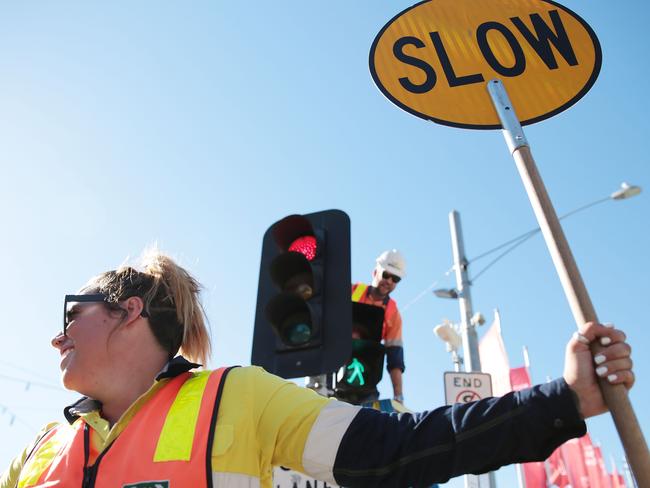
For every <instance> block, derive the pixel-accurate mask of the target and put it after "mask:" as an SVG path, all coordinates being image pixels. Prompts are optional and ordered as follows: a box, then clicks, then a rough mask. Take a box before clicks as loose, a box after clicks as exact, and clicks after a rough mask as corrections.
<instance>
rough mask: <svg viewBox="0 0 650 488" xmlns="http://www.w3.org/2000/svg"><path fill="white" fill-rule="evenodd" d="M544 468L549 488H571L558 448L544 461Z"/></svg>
mask: <svg viewBox="0 0 650 488" xmlns="http://www.w3.org/2000/svg"><path fill="white" fill-rule="evenodd" d="M546 466H547V470H546V474H547V477H548V483H549V484H550V485H551V486H557V487H558V488H566V487H571V483H570V482H569V475H568V473H567V469H566V466H565V464H564V459H563V458H562V452H561V451H560V449H559V448H558V449H556V450H555V451H553V454H551V455H550V456H549V458H548V459H547V460H546Z"/></svg>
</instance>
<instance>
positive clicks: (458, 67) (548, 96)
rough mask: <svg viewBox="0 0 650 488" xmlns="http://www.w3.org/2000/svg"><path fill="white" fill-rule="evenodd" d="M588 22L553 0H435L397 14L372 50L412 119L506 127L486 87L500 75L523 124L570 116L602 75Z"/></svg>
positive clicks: (388, 90)
mask: <svg viewBox="0 0 650 488" xmlns="http://www.w3.org/2000/svg"><path fill="white" fill-rule="evenodd" d="M601 59H602V54H601V50H600V43H599V42H598V38H597V37H596V34H595V33H594V31H593V30H592V29H591V27H589V25H588V24H587V23H586V22H585V21H584V20H583V19H581V18H580V17H579V16H578V15H577V14H575V13H574V12H572V11H571V10H569V9H567V8H566V7H563V6H562V5H559V4H557V3H555V2H552V1H550V0H490V1H478V0H427V1H424V2H421V3H418V4H416V5H414V6H412V7H410V8H408V9H406V10H404V11H403V12H402V13H400V14H398V15H397V16H396V17H394V18H393V19H392V20H391V21H390V22H388V23H387V24H386V25H385V26H384V28H383V29H382V30H381V31H380V32H379V34H377V37H376V38H375V41H374V42H373V44H372V48H371V50H370V72H371V73H372V77H373V79H374V80H375V83H376V84H377V86H378V87H379V89H380V90H381V91H382V92H383V93H384V95H385V96H386V97H388V99H389V100H390V101H392V102H393V103H395V104H396V105H397V106H398V107H400V108H402V109H404V110H406V111H407V112H410V113H411V114H413V115H417V116H418V117H422V118H424V119H427V120H431V121H433V122H437V123H440V124H444V125H450V126H453V127H464V128H469V129H498V128H500V127H501V124H500V122H499V117H498V116H497V113H496V111H495V109H494V106H493V105H492V101H491V98H490V95H489V93H488V91H487V88H486V83H487V82H488V81H489V80H491V79H495V78H498V79H500V80H501V81H502V82H503V84H504V85H505V88H506V90H507V92H508V95H509V97H510V100H511V101H512V104H513V106H514V108H515V111H516V113H517V116H518V117H519V119H520V122H521V123H522V125H526V124H532V123H534V122H539V121H540V120H544V119H546V118H549V117H552V116H553V115H555V114H557V113H559V112H562V111H563V110H566V109H567V108H569V107H570V106H571V105H573V104H574V103H576V102H577V101H578V100H579V99H580V98H582V96H584V94H585V93H587V91H588V90H589V88H591V86H592V85H593V84H594V82H595V81H596V78H597V76H598V73H599V71H600V65H601Z"/></svg>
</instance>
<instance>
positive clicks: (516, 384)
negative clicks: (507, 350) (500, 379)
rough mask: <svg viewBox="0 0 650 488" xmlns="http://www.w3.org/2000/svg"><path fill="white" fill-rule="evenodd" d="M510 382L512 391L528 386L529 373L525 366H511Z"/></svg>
mask: <svg viewBox="0 0 650 488" xmlns="http://www.w3.org/2000/svg"><path fill="white" fill-rule="evenodd" d="M510 384H511V385H512V391H519V390H523V389H524V388H530V387H531V386H532V385H531V382H530V374H529V373H528V368H527V367H526V366H521V367H520V368H512V369H511V370H510Z"/></svg>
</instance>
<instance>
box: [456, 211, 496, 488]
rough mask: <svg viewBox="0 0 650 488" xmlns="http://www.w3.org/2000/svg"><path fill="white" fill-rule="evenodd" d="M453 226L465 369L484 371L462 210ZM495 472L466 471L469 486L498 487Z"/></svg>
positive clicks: (468, 370) (477, 487)
mask: <svg viewBox="0 0 650 488" xmlns="http://www.w3.org/2000/svg"><path fill="white" fill-rule="evenodd" d="M449 228H450V229H451V247H452V250H453V254H454V270H455V271H456V292H457V296H458V305H459V307H460V336H461V339H462V341H463V358H464V362H465V371H467V372H480V371H481V358H480V356H479V352H478V334H477V333H476V323H475V322H474V321H473V320H472V315H473V311H472V295H471V293H470V286H471V284H470V281H469V276H468V273H467V264H468V263H467V258H466V257H465V246H464V244H463V230H462V228H461V226H460V214H459V213H458V212H457V211H456V210H452V211H451V212H450V213H449ZM495 487H496V480H495V478H494V473H492V472H491V473H488V474H487V475H485V474H484V475H479V476H477V475H473V474H468V475H465V488H495Z"/></svg>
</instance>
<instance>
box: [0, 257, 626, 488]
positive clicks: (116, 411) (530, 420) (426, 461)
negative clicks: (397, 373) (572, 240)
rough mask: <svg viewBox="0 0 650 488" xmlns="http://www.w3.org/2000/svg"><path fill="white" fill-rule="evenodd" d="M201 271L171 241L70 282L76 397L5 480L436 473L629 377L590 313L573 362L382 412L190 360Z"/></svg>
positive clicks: (573, 430)
mask: <svg viewBox="0 0 650 488" xmlns="http://www.w3.org/2000/svg"><path fill="white" fill-rule="evenodd" d="M199 289H200V286H199V283H198V282H197V281H196V280H195V279H194V278H193V277H192V276H191V275H190V274H189V273H188V272H187V271H185V270H184V269H183V268H181V267H179V266H178V265H176V264H175V263H174V262H173V261H172V260H171V259H170V258H169V257H167V256H164V255H162V254H160V253H158V252H154V253H152V254H151V255H149V256H148V257H147V258H146V259H145V262H144V263H143V267H142V269H141V271H138V270H136V269H134V268H132V267H121V268H119V269H117V270H115V271H108V272H106V273H103V274H101V275H99V276H97V277H95V278H93V279H91V280H90V281H89V282H88V284H86V285H85V286H84V287H83V288H82V289H81V290H80V292H79V293H78V294H77V295H66V297H65V301H64V304H65V317H64V324H63V329H62V331H61V332H60V333H59V334H58V335H57V336H56V337H55V338H54V339H53V340H52V345H53V346H54V347H55V348H56V349H57V350H58V351H59V352H60V354H61V370H62V378H63V384H64V386H65V387H66V388H68V389H71V390H75V391H77V392H79V393H80V394H82V395H83V397H82V398H81V399H80V400H79V401H77V402H76V403H75V404H73V405H71V406H69V407H67V408H66V409H65V411H64V413H65V417H66V419H67V422H64V423H61V424H53V425H50V426H48V427H47V428H45V429H44V431H43V432H42V433H41V435H39V437H38V439H37V440H36V441H35V442H34V444H33V445H32V446H29V447H28V448H27V449H25V451H24V452H23V453H22V454H21V455H20V456H18V457H17V458H16V459H15V460H14V462H13V463H12V465H11V466H10V468H9V469H8V470H7V471H6V472H5V473H4V474H3V476H2V478H1V479H0V488H9V487H11V488H13V487H16V486H17V487H21V488H22V487H34V486H64V487H77V486H83V487H130V488H136V487H141V488H143V487H173V486H176V487H178V486H184V487H201V486H215V487H216V486H228V487H248V486H250V487H259V486H261V487H270V486H271V485H272V467H273V466H278V465H282V466H286V467H289V468H292V469H295V470H299V471H303V472H305V473H307V474H309V475H310V476H313V477H314V478H317V479H321V480H325V481H327V482H328V483H335V484H339V485H343V486H377V485H381V486H395V487H405V486H428V485H430V484H431V483H433V482H441V481H446V480H447V479H449V478H450V477H453V476H457V475H459V474H463V473H469V472H472V473H478V472H484V471H487V470H490V469H494V468H497V467H498V466H501V465H503V464H508V463H512V462H520V461H531V460H540V459H544V458H545V457H547V456H548V455H549V454H550V453H551V452H552V451H553V450H554V449H555V447H556V446H558V445H559V444H561V443H562V442H564V441H566V440H567V439H569V438H572V437H576V436H580V435H582V434H584V433H585V431H586V429H585V424H584V421H583V418H587V417H590V416H592V415H596V414H599V413H602V412H604V411H605V410H606V408H605V405H604V403H603V400H602V397H601V395H600V392H599V390H598V387H597V384H596V373H595V371H594V368H595V365H594V359H593V358H592V355H591V353H590V351H589V347H588V344H589V343H590V342H591V341H594V340H600V342H601V344H603V346H605V348H604V350H603V352H602V353H601V354H600V355H601V356H602V357H598V356H597V357H596V361H595V362H596V363H597V365H598V370H597V371H598V373H599V374H601V375H605V376H606V377H607V379H608V381H610V382H611V383H615V384H624V385H625V386H626V387H627V388H630V387H631V386H632V384H633V382H634V376H633V374H632V371H631V366H632V363H631V359H630V348H629V346H628V345H627V344H626V343H625V336H624V334H623V333H622V332H621V331H618V330H616V329H614V328H613V327H606V326H603V325H600V324H593V323H590V324H586V325H585V326H584V327H582V328H581V330H580V333H579V334H578V333H576V334H575V335H574V338H572V339H571V341H570V342H569V344H568V346H567V353H566V365H565V372H564V378H561V379H559V380H556V381H553V382H550V383H547V384H545V385H542V386H537V387H534V388H532V389H529V390H524V391H521V392H517V393H512V394H509V395H506V396H505V397H503V398H500V399H486V400H482V401H480V402H477V403H475V404H465V405H460V404H458V405H454V406H452V407H443V408H439V409H436V410H434V411H431V412H424V413H422V414H414V415H401V416H397V415H387V414H382V413H380V412H377V411H375V410H371V409H361V408H359V407H356V406H352V405H348V404H346V403H343V402H339V401H336V400H332V399H327V398H324V397H321V396H318V395H316V394H315V393H313V392H312V391H310V390H306V389H304V388H300V387H298V386H296V385H295V384H293V383H290V382H286V381H284V380H282V379H280V378H277V377H275V376H273V375H270V374H267V373H265V372H264V371H263V370H261V369H260V368H256V367H243V368H232V369H219V370H217V371H214V372H209V371H196V370H195V368H198V367H199V364H198V363H203V362H205V360H206V358H207V357H208V355H209V352H210V344H209V338H208V332H207V329H206V326H205V318H204V313H203V310H202V307H201V305H200V302H199V296H198V295H199Z"/></svg>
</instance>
